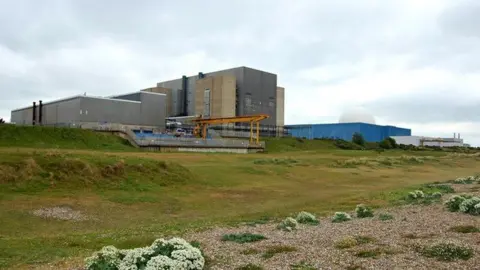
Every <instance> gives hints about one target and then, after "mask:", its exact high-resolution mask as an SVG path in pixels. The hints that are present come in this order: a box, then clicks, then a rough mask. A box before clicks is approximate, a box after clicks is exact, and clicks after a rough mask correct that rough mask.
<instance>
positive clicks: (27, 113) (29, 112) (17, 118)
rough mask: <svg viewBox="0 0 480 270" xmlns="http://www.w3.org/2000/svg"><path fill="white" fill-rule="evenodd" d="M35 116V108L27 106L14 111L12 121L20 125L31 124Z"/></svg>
mask: <svg viewBox="0 0 480 270" xmlns="http://www.w3.org/2000/svg"><path fill="white" fill-rule="evenodd" d="M32 117H33V109H32V108H31V107H30V108H26V109H21V110H16V111H12V114H11V118H10V121H11V122H12V123H15V124H18V125H31V124H32Z"/></svg>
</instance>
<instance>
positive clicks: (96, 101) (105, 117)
mask: <svg viewBox="0 0 480 270" xmlns="http://www.w3.org/2000/svg"><path fill="white" fill-rule="evenodd" d="M165 97H166V95H165V94H159V93H150V92H136V93H131V94H127V95H121V96H116V97H110V98H104V97H92V96H86V95H79V96H73V97H69V98H65V99H60V100H55V101H51V102H46V103H42V102H41V101H40V102H39V103H38V105H37V104H36V102H34V103H33V105H32V106H29V107H25V108H20V109H16V110H13V111H12V113H11V122H12V123H15V124H18V125H35V124H38V125H44V126H68V127H82V128H92V127H98V126H99V125H102V124H122V125H126V126H132V127H139V126H140V127H151V128H158V129H164V128H165Z"/></svg>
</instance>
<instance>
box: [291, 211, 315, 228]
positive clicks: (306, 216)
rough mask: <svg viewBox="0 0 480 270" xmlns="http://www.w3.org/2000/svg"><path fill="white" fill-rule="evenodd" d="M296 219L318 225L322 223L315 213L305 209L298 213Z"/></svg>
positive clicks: (299, 221)
mask: <svg viewBox="0 0 480 270" xmlns="http://www.w3.org/2000/svg"><path fill="white" fill-rule="evenodd" d="M296 220H297V222H298V223H302V224H310V225H317V224H318V223H320V222H319V221H318V220H317V218H316V217H315V216H314V215H313V214H311V213H309V212H305V211H302V212H300V213H298V215H297V218H296Z"/></svg>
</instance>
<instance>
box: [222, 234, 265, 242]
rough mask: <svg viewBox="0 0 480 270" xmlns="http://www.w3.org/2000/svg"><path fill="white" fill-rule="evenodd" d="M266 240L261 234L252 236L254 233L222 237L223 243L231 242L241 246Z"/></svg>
mask: <svg viewBox="0 0 480 270" xmlns="http://www.w3.org/2000/svg"><path fill="white" fill-rule="evenodd" d="M264 239H267V238H266V237H265V236H263V235H261V234H252V233H232V234H225V235H224V236H222V241H230V242H235V243H239V244H243V243H251V242H257V241H261V240H264Z"/></svg>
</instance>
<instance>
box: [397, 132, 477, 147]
mask: <svg viewBox="0 0 480 270" xmlns="http://www.w3.org/2000/svg"><path fill="white" fill-rule="evenodd" d="M391 137H392V138H393V139H394V140H395V141H396V142H397V144H403V145H413V146H436V147H464V146H468V145H466V144H464V143H463V139H460V134H458V137H457V136H456V135H455V134H454V135H453V138H436V137H424V136H391Z"/></svg>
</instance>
